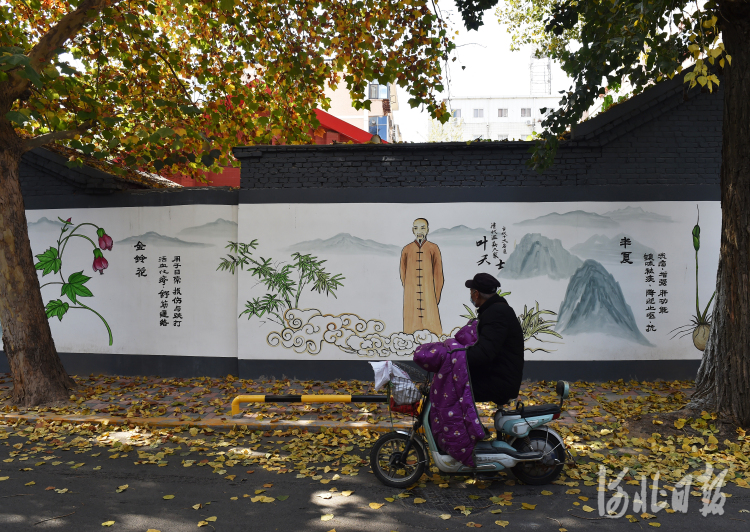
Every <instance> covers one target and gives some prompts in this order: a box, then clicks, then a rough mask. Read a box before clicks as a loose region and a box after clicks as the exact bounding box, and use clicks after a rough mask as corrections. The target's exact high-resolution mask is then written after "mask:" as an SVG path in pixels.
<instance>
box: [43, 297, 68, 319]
mask: <svg viewBox="0 0 750 532" xmlns="http://www.w3.org/2000/svg"><path fill="white" fill-rule="evenodd" d="M68 308H70V305H69V304H68V303H65V302H64V301H63V300H62V299H52V300H50V301H49V302H48V303H47V306H45V307H44V310H45V312H46V314H47V318H51V317H52V316H57V319H58V320H60V321H62V319H63V316H64V315H65V313H66V312H68Z"/></svg>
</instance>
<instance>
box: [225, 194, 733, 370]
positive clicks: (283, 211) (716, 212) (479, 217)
mask: <svg viewBox="0 0 750 532" xmlns="http://www.w3.org/2000/svg"><path fill="white" fill-rule="evenodd" d="M696 207H697V208H699V209H700V211H701V225H702V226H703V232H704V234H711V235H716V237H715V238H713V239H711V238H709V239H704V248H703V249H702V250H701V253H703V255H702V256H701V258H702V260H703V258H704V257H705V259H704V260H705V262H704V263H703V264H704V265H706V266H705V268H701V269H700V270H698V269H697V267H695V264H697V263H696V257H697V248H696V247H695V246H696V245H697V244H696V242H698V241H699V240H695V238H696V237H694V236H691V235H695V234H698V235H699V234H700V231H701V228H700V227H698V226H697V225H695V218H694V214H695V212H696ZM720 216H721V213H720V207H719V204H718V202H698V203H697V204H696V203H695V202H639V203H612V202H607V203H596V202H586V203H495V204H492V203H480V204H476V203H466V204H460V203H459V204H337V205H326V204H273V205H252V206H249V205H247V206H246V205H241V206H240V208H239V214H238V221H239V230H238V231H239V235H240V238H241V237H242V236H244V235H245V234H246V235H247V238H246V239H245V240H246V241H251V239H253V238H258V237H262V239H263V241H262V244H263V245H262V246H261V247H262V248H263V249H262V252H261V255H262V256H268V257H273V256H277V255H279V256H280V253H281V252H282V251H283V252H285V253H286V254H287V255H288V254H292V255H291V256H292V259H291V260H289V261H287V262H278V263H274V262H273V261H271V262H269V263H268V264H269V265H273V268H275V269H277V270H278V269H283V268H289V271H296V269H297V268H298V267H297V265H296V264H297V262H298V261H299V257H301V256H304V257H306V259H305V260H307V261H311V262H312V263H320V264H325V276H326V277H325V278H326V279H328V278H333V276H337V277H336V278H337V279H339V280H340V281H341V283H340V284H338V285H337V286H336V289H335V290H330V291H327V290H325V289H322V290H316V289H308V288H305V290H307V291H308V294H307V297H304V303H303V304H299V305H298V304H296V303H294V302H293V301H292V302H291V303H292V304H286V303H283V304H282V305H281V307H283V312H280V313H278V314H277V315H275V316H273V318H272V317H270V316H265V315H261V314H259V313H257V312H256V313H254V314H252V315H253V316H254V317H255V318H256V319H254V320H251V321H250V322H249V323H245V324H242V323H240V325H239V327H238V332H237V334H238V345H239V346H240V347H239V352H238V356H239V357H240V358H281V359H300V358H307V357H311V356H314V357H318V358H325V359H351V358H352V357H358V358H386V357H388V358H399V357H410V356H411V355H412V353H413V351H414V349H415V347H416V346H417V345H419V344H421V343H424V342H433V341H438V340H441V339H444V338H446V337H448V336H450V335H451V334H452V333H453V332H454V331H455V330H456V329H457V328H459V327H461V326H463V325H464V324H465V323H466V321H467V320H468V319H471V318H473V317H474V309H473V307H471V306H470V305H469V304H467V300H468V291H467V290H466V289H465V288H464V285H463V284H464V281H465V280H466V279H469V278H471V277H472V276H473V275H474V274H475V273H477V272H480V271H483V272H487V273H491V274H493V275H495V276H496V277H497V278H498V279H499V280H500V281H501V283H502V287H501V289H500V292H502V293H503V294H504V295H505V297H506V299H507V300H508V301H509V303H510V304H511V306H512V307H513V308H514V309H515V310H516V313H517V315H518V319H519V321H520V323H521V325H522V328H523V331H524V339H525V344H526V351H527V356H530V357H534V358H535V359H540V360H603V359H612V358H619V359H624V360H633V359H636V360H637V359H644V360H645V359H670V358H671V359H688V358H699V357H700V356H701V352H700V349H701V342H700V338H701V334H703V331H704V330H705V323H706V321H707V320H709V319H710V313H709V312H710V311H709V308H710V306H711V303H712V300H709V301H708V305H707V306H706V307H705V308H702V309H698V310H697V314H696V315H695V316H693V318H692V320H693V321H692V322H691V324H690V325H689V327H688V326H686V325H685V320H686V316H688V315H689V313H688V312H686V309H689V308H692V307H693V306H695V304H696V301H694V300H695V299H696V298H697V297H698V296H700V293H698V294H696V293H693V291H692V288H691V289H688V288H687V287H688V286H693V285H694V284H695V282H693V281H690V279H692V277H693V276H695V281H696V282H699V283H700V286H703V287H711V288H713V286H714V284H715V275H716V265H717V263H718V235H719V228H720ZM691 218H692V219H691ZM268 220H274V223H273V224H272V226H273V229H272V230H271V231H270V232H271V234H269V232H268V231H264V232H263V233H259V232H258V229H259V228H268V227H269V225H268V223H267V221H268ZM342 226H345V227H346V229H345V231H342ZM696 228H697V229H696ZM696 231H697V233H696ZM407 239H408V240H407ZM404 240H407V242H408V243H405V242H404ZM259 250H260V249H259ZM217 259H218V257H217ZM222 260H227V258H226V257H225V258H224V259H222ZM256 268H257V266H256ZM302 278H303V277H300V279H302ZM689 278H690V279H689ZM295 286H300V287H301V286H302V284H301V283H300V284H299V285H295ZM267 287H268V284H267V283H266V284H265V285H264V281H263V280H262V279H261V277H260V276H259V275H258V274H251V275H249V276H248V275H245V276H244V277H243V276H240V277H239V278H238V291H239V300H238V301H242V302H244V304H245V305H246V308H245V309H241V308H240V309H239V311H238V314H241V313H243V312H245V313H247V308H251V307H252V308H255V307H257V305H258V304H259V303H262V302H263V301H264V299H263V298H264V297H267V296H266V295H262V294H261V292H262V291H263V290H262V289H263V288H267ZM696 290H698V287H697V286H696ZM710 294H711V292H708V294H707V299H706V300H708V299H710ZM691 301H692V303H691ZM254 302H255V303H254ZM247 305H249V307H247ZM680 327H682V329H680ZM686 331H687V334H685V333H686ZM694 331H697V332H696V333H695V337H696V338H697V339H698V340H697V341H696V342H695V343H694V344H693V343H692V342H689V341H686V340H690V339H691V338H687V337H688V336H691V337H692V335H693V332H694ZM675 333H680V334H677V337H675V336H676V335H675ZM681 335H684V336H685V337H684V339H683V338H680V336H681ZM250 345H252V346H253V348H252V350H250V349H248V350H247V351H243V346H250ZM261 353H262V354H261Z"/></svg>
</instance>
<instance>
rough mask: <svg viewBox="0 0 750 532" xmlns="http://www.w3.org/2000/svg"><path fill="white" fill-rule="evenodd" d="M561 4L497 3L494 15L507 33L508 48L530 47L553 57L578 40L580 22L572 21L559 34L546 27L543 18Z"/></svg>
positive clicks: (555, 0)
mask: <svg viewBox="0 0 750 532" xmlns="http://www.w3.org/2000/svg"><path fill="white" fill-rule="evenodd" d="M560 4H561V2H560V0H506V1H505V2H503V3H502V4H500V6H498V8H497V9H496V10H495V15H496V16H497V18H498V22H499V23H500V24H502V25H503V26H506V27H507V28H508V30H509V32H510V35H511V45H510V47H511V50H515V51H517V50H520V49H521V47H523V46H533V47H534V50H535V52H536V54H537V55H538V56H540V57H541V56H543V57H551V58H553V59H556V58H559V57H560V55H561V54H562V53H563V52H564V51H565V50H566V47H567V46H568V44H569V43H571V42H575V41H578V40H579V37H580V24H573V25H571V26H570V27H568V28H565V29H564V30H563V31H562V32H561V33H560V34H556V33H554V32H551V31H547V30H546V29H545V26H546V25H547V22H546V21H547V20H548V19H549V18H550V17H551V16H552V14H553V13H554V11H555V10H556V9H557V8H558V6H559V5H560Z"/></svg>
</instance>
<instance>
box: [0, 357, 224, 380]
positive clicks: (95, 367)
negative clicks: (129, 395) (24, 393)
mask: <svg viewBox="0 0 750 532" xmlns="http://www.w3.org/2000/svg"><path fill="white" fill-rule="evenodd" d="M0 355H1V356H0V373H7V372H9V371H10V368H9V367H8V359H7V358H6V357H5V353H4V352H2V351H0ZM60 360H62V363H63V366H65V370H66V371H67V372H68V373H69V374H70V375H89V374H91V373H93V374H94V375H99V374H104V375H159V376H160V377H181V378H188V377H203V376H205V377H226V376H227V375H234V376H237V359H236V358H234V357H186V356H168V355H109V354H100V353H60Z"/></svg>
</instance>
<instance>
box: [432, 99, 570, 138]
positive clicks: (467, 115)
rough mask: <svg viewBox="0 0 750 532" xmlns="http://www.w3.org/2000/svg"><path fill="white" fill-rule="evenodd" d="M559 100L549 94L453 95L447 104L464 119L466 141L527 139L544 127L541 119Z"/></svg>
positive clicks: (456, 115) (452, 112)
mask: <svg viewBox="0 0 750 532" xmlns="http://www.w3.org/2000/svg"><path fill="white" fill-rule="evenodd" d="M559 101H560V97H559V96H550V95H545V96H497V97H476V98H451V99H450V100H447V101H446V104H447V105H448V108H449V110H450V111H451V114H452V116H453V117H454V118H456V119H459V118H460V119H462V120H463V132H464V138H463V140H464V141H469V140H478V139H481V140H487V139H489V140H526V138H527V137H528V136H529V135H531V134H532V133H533V132H534V131H540V130H541V126H540V123H541V122H542V120H544V118H545V116H546V114H547V112H549V110H551V109H552V108H554V107H555V106H556V105H557V104H558V102H559ZM544 108H547V112H543V111H542V109H544Z"/></svg>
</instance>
